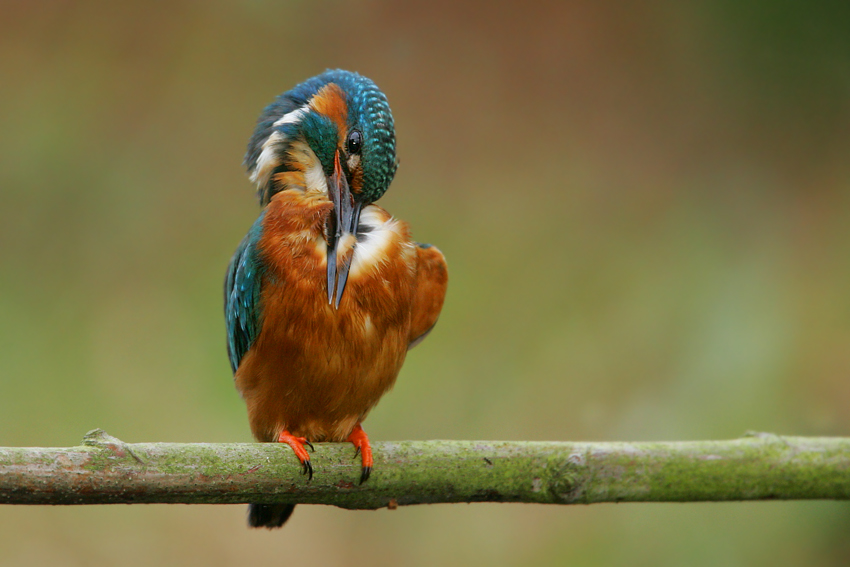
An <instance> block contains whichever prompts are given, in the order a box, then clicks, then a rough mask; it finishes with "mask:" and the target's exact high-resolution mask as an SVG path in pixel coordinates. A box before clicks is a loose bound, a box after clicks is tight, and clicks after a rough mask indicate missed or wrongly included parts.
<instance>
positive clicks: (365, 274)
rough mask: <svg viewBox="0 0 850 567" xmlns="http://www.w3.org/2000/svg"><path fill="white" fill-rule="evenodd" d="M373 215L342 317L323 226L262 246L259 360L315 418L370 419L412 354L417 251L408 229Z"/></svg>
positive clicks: (297, 229) (284, 233) (358, 248)
mask: <svg viewBox="0 0 850 567" xmlns="http://www.w3.org/2000/svg"><path fill="white" fill-rule="evenodd" d="M374 215H375V213H374V212H372V211H364V217H366V222H367V224H366V227H367V229H368V230H367V231H366V232H364V234H363V235H361V238H359V239H358V242H357V243H356V244H354V250H353V257H352V267H351V273H350V276H349V280H348V286H347V288H346V290H345V293H344V295H343V297H342V300H341V302H340V304H339V307H338V308H336V307H334V306H333V305H331V304H329V302H328V294H327V287H326V286H327V256H326V249H327V247H326V245H325V241H324V237H323V233H322V231H321V224H317V225H314V226H294V225H293V224H292V223H290V226H291V227H292V229H291V230H280V228H282V227H280V226H278V227H275V225H274V223H272V225H271V228H272V229H274V228H278V230H270V231H269V232H268V233H267V237H265V238H264V239H263V241H262V242H261V248H260V250H261V256H262V260H263V263H264V265H265V268H266V270H265V275H264V277H263V284H262V293H261V301H262V312H263V322H262V327H261V331H260V334H259V336H258V339H257V343H256V345H255V349H254V350H255V352H254V353H253V354H254V357H253V358H255V359H256V363H257V364H258V365H260V366H262V372H261V374H262V375H263V376H264V377H265V380H267V381H271V382H275V383H276V384H277V386H276V390H277V392H278V393H279V394H280V395H282V396H287V395H289V394H293V395H294V394H295V393H296V392H300V393H299V394H298V396H300V397H302V398H304V397H305V396H309V397H310V399H309V400H307V399H302V405H305V404H306V405H307V406H315V407H316V411H322V412H324V411H326V410H327V408H333V407H343V408H347V409H346V410H345V411H349V412H352V411H358V412H364V411H368V409H369V408H370V407H371V406H372V405H374V404H375V403H376V402H377V400H378V399H379V398H380V396H381V395H382V394H383V393H384V392H385V391H386V390H387V389H389V388H390V387H391V386H392V384H393V382H394V381H395V378H396V375H397V374H398V371H399V369H400V368H401V365H402V363H403V362H404V357H405V354H406V352H407V347H408V340H409V335H410V323H411V309H412V303H413V292H414V285H415V275H416V274H415V257H416V256H415V249H414V248H413V245H412V244H411V243H410V240H409V236H408V233H407V229H406V226H405V225H404V224H403V223H399V222H398V221H392V223H388V222H376V219H374V218H373V217H374ZM388 218H389V217H388ZM390 220H391V219H390ZM370 221H372V224H368V223H369V222H370ZM304 392H312V393H311V394H309V395H308V394H304Z"/></svg>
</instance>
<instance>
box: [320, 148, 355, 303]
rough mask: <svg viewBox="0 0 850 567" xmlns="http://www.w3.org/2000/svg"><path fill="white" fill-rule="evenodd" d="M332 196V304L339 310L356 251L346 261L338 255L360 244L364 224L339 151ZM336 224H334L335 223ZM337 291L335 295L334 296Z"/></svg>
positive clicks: (331, 182) (330, 186) (345, 256)
mask: <svg viewBox="0 0 850 567" xmlns="http://www.w3.org/2000/svg"><path fill="white" fill-rule="evenodd" d="M328 193H329V196H330V198H331V201H332V202H333V204H334V214H332V215H331V216H330V218H329V219H328V221H329V223H330V226H328V258H327V259H328V303H332V304H333V305H334V308H337V309H338V308H339V301H340V299H342V292H343V291H345V284H346V282H347V281H348V272H349V270H350V269H351V259H352V258H353V257H354V250H353V249H351V250H350V251H349V252H348V253H347V254H346V253H345V252H346V250H343V254H342V258H340V257H339V256H340V255H339V254H338V252H339V251H340V246H341V245H342V246H345V247H347V246H349V245H350V246H351V247H352V248H353V246H354V244H355V243H356V242H357V225H359V224H360V208H361V204H360V203H357V202H355V201H354V199H353V198H352V197H351V189H350V188H349V186H348V179H346V177H345V173H343V171H342V166H341V165H340V163H339V150H337V152H336V154H335V155H334V172H333V175H332V176H331V177H329V178H328ZM331 221H332V222H331ZM334 291H335V292H334Z"/></svg>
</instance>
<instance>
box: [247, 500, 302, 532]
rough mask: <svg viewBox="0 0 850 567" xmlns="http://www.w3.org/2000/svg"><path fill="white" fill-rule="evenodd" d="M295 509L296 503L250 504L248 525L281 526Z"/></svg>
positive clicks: (261, 526)
mask: <svg viewBox="0 0 850 567" xmlns="http://www.w3.org/2000/svg"><path fill="white" fill-rule="evenodd" d="M293 510H295V504H248V526H249V527H252V528H268V529H272V528H279V527H281V526H282V525H283V524H285V523H286V520H288V519H289V516H291V515H292V512H293Z"/></svg>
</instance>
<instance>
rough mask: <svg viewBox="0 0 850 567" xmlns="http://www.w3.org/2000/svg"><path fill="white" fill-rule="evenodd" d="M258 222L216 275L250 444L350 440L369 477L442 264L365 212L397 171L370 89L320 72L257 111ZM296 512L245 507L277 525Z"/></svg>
mask: <svg viewBox="0 0 850 567" xmlns="http://www.w3.org/2000/svg"><path fill="white" fill-rule="evenodd" d="M244 166H245V167H246V169H247V172H248V175H249V178H250V180H251V182H252V183H253V184H254V185H255V187H256V191H257V196H258V198H259V201H260V214H259V217H258V218H257V219H256V221H255V222H254V223H253V225H252V226H251V227H250V229H249V230H248V233H247V235H246V236H245V237H244V238H243V239H242V241H241V243H240V244H239V246H238V248H237V250H236V252H235V254H234V255H233V257H232V259H231V261H230V263H229V265H228V268H227V273H226V277H225V285H224V310H225V322H226V328H227V352H228V357H229V360H230V365H231V369H232V370H233V373H234V382H235V385H236V389H237V390H238V391H239V393H240V394H241V396H242V398H243V399H244V400H245V403H246V405H247V410H248V420H249V423H250V426H251V432H252V434H253V436H254V438H255V439H256V440H257V441H259V442H278V443H282V444H286V445H288V446H289V447H291V448H292V451H293V452H294V453H295V455H296V457H297V458H298V460H299V461H300V463H301V465H302V473H304V474H306V475H307V476H308V481H309V480H311V479H312V477H313V466H312V463H311V461H310V455H309V453H308V452H307V449H306V448H307V447H309V448H310V450H311V451H314V450H315V449H314V446H313V443H317V442H345V441H347V442H350V443H352V444H353V445H354V447H355V453H354V456H355V458H356V457H357V456H358V455H359V456H360V458H361V469H360V470H361V472H360V478H359V480H360V484H363V483H364V482H366V481H367V480H368V479H369V477H370V475H371V473H372V466H373V461H374V460H373V456H372V448H371V445H370V442H369V438H368V436H367V435H366V432H365V431H364V430H363V427H362V422H363V420H364V419H365V418H366V416H367V415H368V414H369V412H370V410H371V409H372V408H373V407H374V406H375V405H376V404H377V403H378V400H380V398H381V397H382V396H383V395H384V394H385V393H386V392H387V391H388V390H389V389H390V388H391V387H392V386H393V384H394V383H395V381H396V377H397V376H398V373H399V371H400V369H401V366H402V364H403V362H404V359H405V356H406V353H407V351H408V350H409V349H411V348H413V347H414V346H416V345H417V344H419V343H420V342H421V341H422V340H423V339H424V338H425V337H426V335H428V333H429V332H430V331H431V329H432V328H433V327H434V325H435V324H436V322H437V318H438V317H439V315H440V311H441V310H442V306H443V301H444V298H445V294H446V288H447V283H448V271H447V266H446V260H445V257H444V256H443V254H442V252H440V250H439V249H438V248H437V247H435V246H432V245H429V244H423V243H419V242H416V241H414V240H413V239H412V237H411V233H410V227H409V226H408V224H407V223H406V222H404V221H402V220H399V219H396V218H394V217H393V216H391V215H390V214H389V213H388V212H387V211H385V210H384V209H382V208H381V207H379V206H377V205H375V204H374V202H375V201H377V200H378V199H379V198H380V197H381V196H382V195H383V194H384V193H385V192H386V191H387V189H388V188H389V186H390V183H391V182H392V180H393V178H394V176H395V173H396V170H397V168H398V159H397V157H396V139H395V125H394V122H393V116H392V112H391V111H390V107H389V103H388V101H387V97H386V95H384V93H383V92H382V91H381V90H380V89H379V88H378V87H377V86H376V85H375V83H374V82H373V81H371V80H370V79H368V78H366V77H364V76H362V75H359V74H358V73H355V72H351V71H345V70H341V69H336V70H327V71H325V72H323V73H321V74H319V75H317V76H315V77H312V78H310V79H308V80H306V81H304V82H302V83H300V84H298V85H297V86H295V87H294V88H292V89H291V90H289V91H287V92H285V93H283V94H282V95H280V96H278V97H277V98H276V99H275V100H274V101H273V102H272V103H271V104H269V105H268V106H267V107H266V108H265V109H264V110H263V111H262V113H261V115H260V117H259V119H258V120H257V125H256V128H255V130H254V133H253V135H252V136H251V138H250V140H249V142H248V148H247V151H246V154H245V158H244ZM294 507H295V505H294V504H250V505H249V511H248V525H249V526H250V527H257V528H259V527H265V528H269V529H271V528H278V527H281V526H282V525H283V524H284V523H285V522H286V521H287V520H288V519H289V517H290V515H291V514H292V512H293V509H294Z"/></svg>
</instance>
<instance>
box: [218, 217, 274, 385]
mask: <svg viewBox="0 0 850 567" xmlns="http://www.w3.org/2000/svg"><path fill="white" fill-rule="evenodd" d="M263 216H264V214H262V213H261V214H260V216H259V218H258V219H257V220H256V221H255V222H254V224H253V225H252V226H251V229H250V230H249V231H248V234H247V235H245V238H243V239H242V242H240V243H239V247H238V248H237V249H236V253H235V254H234V255H233V258H231V260H230V265H229V266H228V268H227V277H226V278H225V280H224V318H225V323H226V325H227V355H228V357H229V358H230V367H231V369H232V370H233V372H234V373H235V372H236V369H237V368H239V363H240V362H241V361H242V357H243V356H245V353H246V352H248V350H249V349H250V348H251V345H253V344H254V341H255V340H256V339H257V335H258V334H259V333H260V328H261V325H262V305H261V304H260V292H261V285H262V277H263V271H264V268H263V264H262V261H261V259H260V257H259V253H258V250H257V245H258V243H259V241H260V236H261V235H262V231H263Z"/></svg>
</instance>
